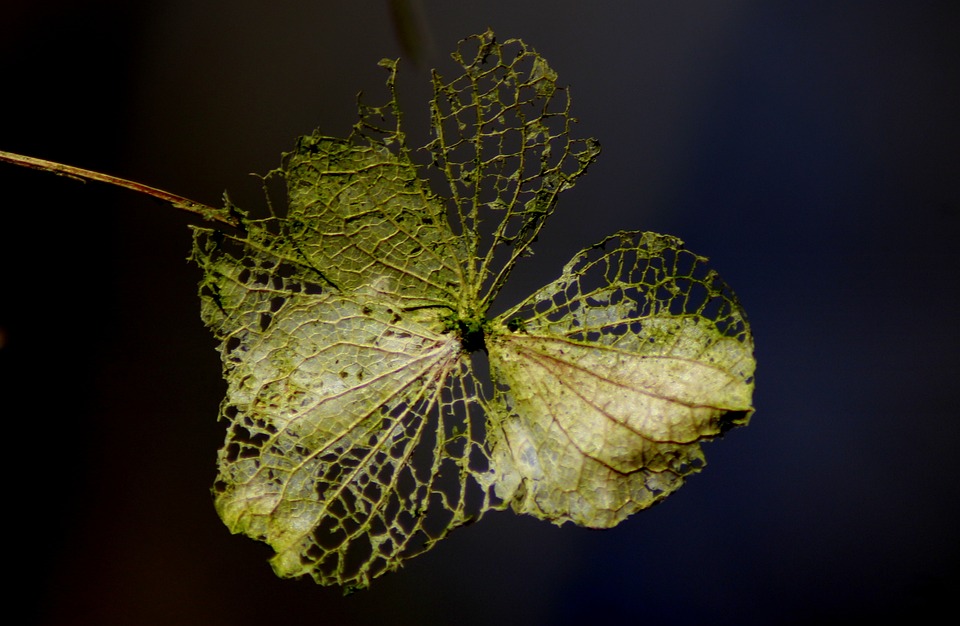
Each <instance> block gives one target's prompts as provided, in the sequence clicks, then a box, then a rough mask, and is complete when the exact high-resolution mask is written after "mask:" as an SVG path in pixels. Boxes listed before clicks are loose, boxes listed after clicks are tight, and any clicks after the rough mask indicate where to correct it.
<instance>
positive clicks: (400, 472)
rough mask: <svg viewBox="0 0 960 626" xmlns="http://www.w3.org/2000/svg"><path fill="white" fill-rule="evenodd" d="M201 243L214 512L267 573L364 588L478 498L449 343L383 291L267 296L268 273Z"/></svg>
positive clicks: (471, 426)
mask: <svg viewBox="0 0 960 626" xmlns="http://www.w3.org/2000/svg"><path fill="white" fill-rule="evenodd" d="M201 235H203V233H201ZM203 249H204V248H203V247H202V246H198V249H197V252H196V253H195V258H196V259H197V260H198V262H200V263H201V265H202V266H203V267H204V269H205V270H206V276H207V281H208V283H209V284H208V286H207V294H206V295H205V296H204V297H203V300H202V306H203V315H204V319H206V320H207V321H208V323H209V324H210V325H211V326H212V327H214V328H215V330H216V333H217V335H218V336H219V337H220V338H221V339H222V344H221V351H222V358H223V362H224V372H225V377H226V379H227V383H228V389H227V396H226V399H225V400H224V402H223V405H222V407H221V415H222V417H224V418H225V419H226V420H227V421H228V423H229V428H228V434H227V439H226V443H225V446H224V448H223V449H222V450H221V451H220V454H219V469H220V473H219V476H218V478H217V481H216V483H215V487H214V494H215V496H216V506H217V510H218V511H219V513H220V515H221V517H222V518H223V520H224V522H225V523H226V524H227V526H228V527H229V528H230V529H231V530H232V531H233V532H237V533H243V534H246V535H249V536H251V537H253V538H256V539H260V540H262V541H265V542H266V543H268V544H270V545H271V546H272V547H273V548H274V550H276V553H277V554H276V556H275V557H274V558H273V559H272V561H271V562H272V564H273V566H274V569H275V571H276V572H277V574H278V575H280V576H301V575H309V576H312V577H313V578H314V579H315V580H316V581H317V582H319V583H322V584H338V585H343V586H345V587H364V586H366V585H367V584H369V580H370V579H371V578H372V577H375V576H377V575H379V574H381V573H383V572H384V571H388V570H392V569H395V568H397V567H398V566H399V565H400V564H401V563H402V561H403V560H404V559H406V558H409V557H411V556H413V555H415V554H418V553H420V552H423V551H424V550H427V549H429V548H430V547H431V546H432V545H433V543H434V542H435V541H437V540H438V539H440V538H442V537H443V536H445V535H446V533H448V532H449V531H450V530H452V529H453V528H456V527H457V526H459V525H462V524H464V523H466V522H468V521H470V520H472V519H474V518H477V517H479V516H480V515H481V514H482V513H483V512H484V511H485V510H486V509H487V508H489V507H490V505H491V502H490V497H489V492H490V464H489V459H488V456H487V453H486V451H485V448H484V447H483V443H482V442H483V414H482V411H481V410H480V407H479V404H478V402H477V400H476V398H477V395H478V394H477V391H476V390H475V389H474V388H473V384H474V383H473V380H474V379H473V377H472V374H471V372H470V364H469V360H467V359H460V358H459V357H460V354H461V348H460V344H459V342H458V341H457V339H456V337H455V336H451V335H444V334H438V333H436V332H433V331H429V330H426V327H425V326H424V325H422V324H421V323H419V322H418V321H417V319H416V316H415V315H407V313H406V312H403V311H401V310H400V309H399V307H396V306H395V305H391V304H388V303H386V302H385V301H384V300H383V299H382V298H370V297H367V296H363V295H360V296H358V295H349V296H348V295H344V294H342V293H339V292H337V291H335V290H332V289H331V290H328V291H326V292H323V293H317V294H310V293H297V294H296V295H295V296H289V297H287V298H285V299H283V300H282V301H278V300H277V291H276V289H275V287H274V277H272V276H271V275H270V274H269V272H267V271H260V272H258V271H251V270H249V269H248V268H246V267H242V266H241V265H240V264H239V263H238V260H237V259H235V258H233V257H231V256H229V255H227V254H222V253H220V251H219V250H218V249H216V248H214V249H213V250H212V251H211V252H210V253H208V254H204V253H203V252H202V250H203ZM254 256H256V255H254ZM248 258H249V257H248ZM214 294H216V297H214Z"/></svg>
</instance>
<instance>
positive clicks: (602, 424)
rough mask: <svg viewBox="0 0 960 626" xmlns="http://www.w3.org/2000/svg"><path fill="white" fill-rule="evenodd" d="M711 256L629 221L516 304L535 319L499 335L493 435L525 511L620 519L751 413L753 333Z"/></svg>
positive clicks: (596, 521)
mask: <svg viewBox="0 0 960 626" xmlns="http://www.w3.org/2000/svg"><path fill="white" fill-rule="evenodd" d="M608 247H611V248H613V249H612V250H609V251H608V250H606V248H608ZM705 261H706V259H703V258H702V257H698V256H695V255H693V254H690V253H688V252H685V251H683V250H682V244H681V242H680V241H679V240H677V239H675V238H673V237H667V236H663V235H657V234H654V233H626V232H625V233H619V234H618V235H615V236H614V237H611V238H610V239H608V240H606V241H605V242H603V243H601V244H598V245H597V246H595V247H593V248H590V249H587V250H585V251H583V252H581V253H580V254H578V255H577V256H576V257H574V259H573V261H571V262H570V263H569V264H568V265H567V266H566V268H564V272H563V275H562V276H561V277H560V278H559V279H558V280H556V281H555V282H553V283H551V284H550V285H547V286H546V287H544V288H543V289H541V290H540V291H539V292H537V293H536V294H534V296H532V297H531V298H530V299H528V300H527V301H526V302H524V303H522V304H520V305H519V306H518V307H516V308H515V309H513V310H511V311H508V312H507V313H505V314H504V317H506V318H507V319H510V320H522V323H519V324H518V323H517V322H514V324H513V325H514V326H515V327H518V326H519V327H522V330H518V331H517V332H515V333H498V334H496V335H494V336H493V337H491V339H490V340H489V341H488V342H487V345H488V346H489V347H490V363H491V367H492V368H493V377H494V380H496V381H497V382H498V383H500V385H501V387H500V388H498V395H497V398H496V403H495V406H494V408H493V410H494V411H497V412H498V413H499V416H498V417H497V419H492V420H491V422H492V423H493V424H495V425H496V427H495V429H494V430H493V431H492V432H491V433H490V437H491V438H492V439H493V441H494V455H495V466H496V468H497V472H498V479H497V493H498V495H500V496H501V497H503V498H513V508H514V509H515V510H517V511H518V512H520V513H529V514H531V515H535V516H536V517H540V518H543V519H548V520H552V521H555V522H557V523H562V522H565V521H573V522H575V523H577V524H580V525H582V526H589V527H593V528H608V527H611V526H614V525H616V524H618V523H619V522H620V521H622V520H623V519H624V518H626V517H627V516H628V515H630V514H632V513H634V512H636V511H638V510H640V509H643V508H646V507H648V506H650V505H651V504H653V503H654V502H656V501H658V500H660V499H661V498H663V497H665V496H666V495H667V494H669V493H670V492H672V491H673V490H675V489H677V488H678V487H679V486H680V485H681V483H682V479H683V476H685V475H686V474H688V473H690V472H692V471H695V470H697V469H699V468H700V467H701V466H702V465H703V463H704V460H703V455H702V453H701V451H700V446H699V443H698V442H699V441H700V440H702V439H704V438H709V437H713V436H716V435H718V434H720V433H721V431H722V430H723V429H725V428H728V427H729V426H732V425H736V424H743V423H746V420H747V419H748V417H749V414H750V411H751V396H752V392H753V368H754V362H753V344H752V340H751V338H750V335H749V333H748V331H747V324H746V320H745V319H744V318H743V316H742V313H741V311H740V308H739V306H738V305H737V303H736V301H735V300H734V299H733V295H732V294H731V293H730V292H729V291H728V290H727V289H726V288H725V287H724V286H723V284H722V283H721V282H720V281H719V279H718V277H717V276H716V274H715V273H713V272H712V271H708V270H706V269H705V268H704V266H703V263H704V262H705Z"/></svg>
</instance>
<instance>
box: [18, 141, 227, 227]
mask: <svg viewBox="0 0 960 626" xmlns="http://www.w3.org/2000/svg"><path fill="white" fill-rule="evenodd" d="M0 161H3V162H5V163H12V164H14V165H20V166H22V167H28V168H30V169H34V170H40V171H43V172H52V173H54V174H57V175H59V176H66V177H68V178H73V179H75V180H79V181H81V182H83V181H87V180H92V181H96V182H100V183H107V184H109V185H115V186H117V187H123V188H124V189H130V190H131V191H136V192H139V193H142V194H146V195H148V196H151V197H153V198H156V199H158V200H161V201H162V202H166V203H167V204H170V205H171V206H173V207H174V208H177V209H181V210H183V211H189V212H190V213H195V214H196V215H199V216H200V217H202V218H203V219H205V220H212V221H216V222H220V223H222V224H227V225H229V226H240V220H239V219H238V218H237V216H235V215H232V214H231V213H229V212H228V211H227V210H226V209H217V208H214V207H212V206H207V205H206V204H202V203H200V202H195V201H193V200H191V199H189V198H184V197H183V196H178V195H177V194H174V193H170V192H169V191H164V190H162V189H157V188H156V187H150V186H149V185H144V184H143V183H138V182H134V181H132V180H127V179H125V178H119V177H117V176H111V175H110V174H102V173H100V172H94V171H92V170H85V169H83V168H80V167H74V166H72V165H64V164H63V163H57V162H55V161H47V160H46V159H38V158H35V157H29V156H24V155H22V154H14V153H13V152H4V151H3V150H0Z"/></svg>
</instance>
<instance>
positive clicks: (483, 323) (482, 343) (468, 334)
mask: <svg viewBox="0 0 960 626" xmlns="http://www.w3.org/2000/svg"><path fill="white" fill-rule="evenodd" d="M443 322H444V325H445V327H446V330H447V331H448V332H455V333H457V336H458V337H459V338H460V344H461V345H462V346H463V349H464V350H465V351H466V352H476V351H477V350H483V351H484V352H486V351H487V343H486V333H487V330H489V326H490V320H488V319H487V318H485V317H473V318H463V317H460V316H458V315H457V314H456V313H451V314H450V315H448V316H447V317H445V318H444V319H443Z"/></svg>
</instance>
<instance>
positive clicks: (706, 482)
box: [0, 0, 960, 626]
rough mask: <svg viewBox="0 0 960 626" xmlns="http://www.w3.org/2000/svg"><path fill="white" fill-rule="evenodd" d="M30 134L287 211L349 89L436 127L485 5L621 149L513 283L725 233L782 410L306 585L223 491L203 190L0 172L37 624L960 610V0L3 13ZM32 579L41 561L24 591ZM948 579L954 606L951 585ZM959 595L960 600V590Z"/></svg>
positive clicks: (611, 618) (244, 5) (664, 619)
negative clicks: (533, 514)
mask: <svg viewBox="0 0 960 626" xmlns="http://www.w3.org/2000/svg"><path fill="white" fill-rule="evenodd" d="M3 5H4V6H3V9H2V11H0V77H2V85H3V87H2V92H3V96H2V98H0V107H2V115H0V150H7V151H12V152H19V153H23V154H29V155H33V156H37V157H42V158H47V159H52V160H56V161H61V162H65V163H69V164H73V165H77V166H81V167H86V168H90V169H94V170H99V171H104V172H108V173H112V174H115V175H118V176H122V177H126V178H130V179H133V180H136V181H140V182H143V183H146V184H149V185H153V186H156V187H160V188H162V189H166V190H170V191H172V192H175V193H178V194H182V195H184V196H187V197H191V198H193V199H196V200H198V201H200V202H205V203H211V204H217V203H219V201H220V196H221V194H222V192H223V191H224V190H225V189H226V190H229V192H230V195H231V198H232V199H233V200H234V201H235V202H236V203H237V204H239V205H241V206H245V207H250V208H257V207H262V206H263V199H262V194H261V191H260V184H259V182H258V181H257V180H256V179H255V178H253V177H251V176H249V175H248V173H249V172H258V173H263V172H266V171H268V170H270V169H272V168H274V167H276V166H277V165H278V164H279V157H280V153H281V152H283V151H285V150H289V149H290V148H291V147H292V146H293V141H294V138H295V137H296V136H298V135H301V134H305V133H308V132H310V131H311V130H313V129H314V128H315V127H317V126H319V127H320V128H321V129H322V130H323V131H324V132H326V133H328V134H332V135H345V134H346V133H348V132H349V129H350V126H351V124H352V123H353V121H354V120H355V115H356V104H355V95H356V94H357V92H358V91H361V90H362V91H363V92H364V93H366V94H367V97H368V101H370V102H374V103H376V102H379V101H382V100H383V99H384V98H385V95H386V91H385V89H384V87H383V80H384V77H385V73H384V71H383V70H382V69H381V68H378V67H377V65H376V64H377V61H378V60H380V59H381V58H383V57H391V58H396V57H401V56H402V57H404V61H402V65H401V73H400V91H401V98H402V104H403V105H404V107H405V110H406V112H407V117H406V119H407V120H408V121H409V123H410V131H409V134H410V137H411V141H412V143H414V144H417V143H418V142H422V141H424V140H426V138H427V136H426V128H427V127H426V120H427V108H426V102H427V98H428V97H429V93H430V92H429V85H428V77H429V68H431V67H438V68H440V70H441V72H442V73H446V74H447V75H450V74H452V73H453V72H454V67H453V65H452V62H451V61H450V60H449V56H448V53H449V52H450V51H452V50H453V49H454V47H455V45H456V42H457V41H458V40H459V39H461V38H463V37H465V36H467V35H471V34H475V33H479V32H482V31H483V30H485V29H486V28H487V27H488V26H489V27H492V28H493V29H494V30H495V31H496V33H497V35H498V36H499V37H500V38H509V37H521V38H523V39H524V40H525V41H526V42H527V43H528V44H529V45H531V46H532V47H534V48H535V49H536V50H538V51H539V52H540V53H541V54H543V55H544V56H545V57H546V58H547V59H548V60H549V62H550V63H551V65H552V66H553V67H554V69H555V70H556V71H557V72H558V73H559V76H560V82H561V83H563V84H567V85H570V86H571V92H572V96H573V111H574V114H575V115H576V116H577V117H579V119H580V121H581V123H580V125H579V132H580V133H581V134H583V135H589V136H594V137H597V138H598V139H599V140H600V142H601V144H602V146H603V153H602V154H601V156H600V159H599V161H598V162H597V163H596V165H594V166H593V168H592V169H591V171H590V173H589V174H588V175H587V176H586V177H585V178H583V179H582V180H581V181H580V183H579V184H578V185H577V187H576V189H574V190H572V191H571V192H569V193H566V194H564V197H563V198H562V200H561V201H560V205H559V208H558V211H557V213H556V214H555V216H554V218H553V219H552V221H551V222H550V223H548V225H547V227H546V229H545V230H544V232H543V235H542V237H541V242H540V245H539V247H538V248H537V254H536V256H535V257H533V258H531V259H528V260H527V261H525V262H524V264H523V265H522V266H521V267H520V268H519V269H518V270H517V272H516V274H515V276H514V277H513V280H512V283H511V285H510V289H509V290H507V291H506V292H504V293H503V294H502V305H501V306H505V305H506V304H510V303H512V302H514V301H516V300H517V299H518V298H520V297H523V296H525V295H526V294H528V293H530V292H531V291H532V290H533V289H534V288H535V287H538V286H540V285H541V284H543V283H545V282H547V281H549V280H552V279H553V278H555V276H556V275H557V274H558V272H559V270H560V268H561V266H562V264H563V263H564V262H566V261H567V260H568V259H569V258H570V256H571V255H572V254H573V253H574V252H576V251H577V250H579V249H580V248H582V247H583V246H585V245H588V244H591V243H593V242H595V241H597V240H599V239H601V238H602V237H603V236H605V235H607V234H609V233H612V232H613V231H615V230H618V229H647V230H654V231H659V232H665V233H670V234H673V235H676V236H679V237H680V238H682V239H684V240H685V241H686V242H687V245H688V247H689V248H690V249H691V250H693V251H695V252H697V253H699V254H703V255H707V256H709V257H711V259H712V262H713V266H714V267H715V268H716V269H717V270H718V271H719V272H720V273H721V275H722V276H723V277H724V279H725V280H726V281H727V282H728V283H729V284H730V285H732V286H733V288H734V289H735V290H736V292H737V293H738V295H739V296H740V299H741V300H742V302H743V304H744V306H745V307H746V310H747V312H748V314H749V315H750V319H751V322H752V324H753V330H754V334H755V338H756V343H757V360H758V374H757V393H756V406H757V412H756V414H755V416H754V418H753V422H752V424H751V425H750V426H749V427H747V428H744V429H739V430H735V431H732V432H730V433H729V434H728V435H727V436H726V437H725V438H724V440H723V441H720V442H715V443H712V444H708V445H707V446H706V453H707V458H708V460H709V465H708V467H707V468H706V470H705V471H704V472H703V473H702V474H700V475H697V476H695V477H693V478H692V479H690V480H689V482H688V484H687V485H686V486H685V487H684V488H683V489H681V490H680V491H679V492H678V493H676V494H675V495H673V496H671V497H670V498H668V499H667V500H666V501H665V502H664V503H663V504H661V505H659V506H657V507H654V508H653V509H651V510H649V511H645V512H642V513H640V514H637V515H635V516H634V517H632V518H631V519H629V520H628V521H627V522H625V523H623V524H621V525H620V526H618V527H617V528H615V529H613V530H609V531H589V530H584V529H580V528H576V527H572V526H569V525H568V526H565V527H555V526H552V525H550V524H547V523H544V522H540V521H537V520H535V519H532V518H529V519H528V518H521V517H518V516H515V515H513V514H512V513H494V514H491V515H489V516H487V517H486V518H485V519H484V520H483V521H482V522H481V523H479V524H477V525H475V526H472V527H469V528H466V529H463V530H460V531H457V532H455V533H453V535H451V536H450V537H449V538H448V539H446V540H445V541H443V542H442V543H440V544H439V545H438V546H437V548H435V549H434V550H433V551H431V552H430V553H428V554H426V555H424V556H421V557H419V558H417V559H414V560H413V561H411V562H410V563H409V564H408V565H407V566H406V567H405V568H404V569H403V570H401V571H400V572H398V573H395V574H392V575H388V576H386V577H384V578H382V579H379V580H378V581H377V582H376V583H375V584H374V586H373V587H372V588H371V589H370V590H369V591H366V592H361V593H357V594H354V595H351V596H347V597H344V596H342V594H341V592H340V591H339V590H337V589H326V588H320V587H317V586H315V585H314V584H313V583H312V582H309V581H282V580H278V579H276V578H275V577H274V576H273V574H272V571H271V569H270V567H269V565H268V564H267V563H266V559H267V557H268V556H269V554H270V551H269V549H268V548H266V547H265V546H263V545H260V544H257V543H256V542H253V541H250V540H248V539H246V538H242V537H235V536H231V535H230V534H229V532H228V531H227V530H226V529H225V527H224V526H223V525H222V524H221V522H220V521H219V519H218V518H217V515H216V513H215V512H214V510H213V506H212V503H211V497H210V494H209V485H210V484H211V482H212V480H213V478H214V475H215V467H214V464H215V458H216V457H215V454H216V450H217V448H218V447H219V446H220V444H221V442H222V438H223V431H224V427H223V425H222V424H218V423H217V421H216V416H217V410H218V403H219V401H220V398H221V397H222V395H223V393H224V388H225V387H224V384H223V382H222V380H221V378H220V363H219V358H218V354H217V353H216V352H215V343H214V341H213V339H212V337H211V336H210V335H209V334H208V332H207V331H206V329H205V328H204V327H203V325H202V323H201V321H200V318H199V315H198V302H197V298H196V295H195V294H196V282H197V280H198V278H199V273H198V270H197V269H196V268H195V267H193V266H191V265H190V264H188V263H187V262H186V256H187V253H188V250H189V245H190V237H189V232H188V229H187V227H186V225H187V224H188V223H195V222H196V220H194V218H193V217H192V216H191V215H188V214H181V213H178V212H177V211H174V210H172V209H169V208H167V207H165V206H163V205H160V204H158V203H156V202H154V201H152V200H150V199H148V198H144V197H139V196H138V195H137V194H133V193H130V192H127V191H123V190H119V189H114V188H110V187H107V186H103V185H96V184H87V185H83V184H80V183H78V182H75V181H71V180H69V179H66V178H59V177H55V176H52V175H49V174H44V173H38V172H31V171H28V170H21V169H19V168H16V167H13V166H8V165H0V185H2V186H0V190H2V192H0V238H2V239H0V241H2V253H0V254H2V261H3V269H4V278H3V289H2V291H0V345H2V348H0V366H2V372H0V374H2V378H0V387H2V395H0V403H2V404H0V411H2V415H0V417H2V419H3V421H4V422H5V423H6V424H7V426H6V429H7V431H6V432H7V435H6V437H7V447H8V462H7V464H6V465H7V470H6V475H7V477H8V479H9V481H10V482H9V483H8V486H7V489H6V493H7V494H8V495H7V499H6V501H5V502H6V503H5V505H4V510H5V512H6V513H5V516H6V518H7V527H8V531H7V535H8V539H7V545H8V548H7V553H8V558H7V566H6V567H7V571H8V572H9V574H8V576H14V577H15V580H16V582H14V583H10V582H8V583H7V587H8V591H7V597H8V598H10V599H9V600H8V607H9V609H8V610H9V611H12V612H18V611H25V612H26V613H27V614H28V615H29V616H30V618H29V619H28V620H26V621H25V622H22V623H40V624H107V625H112V624H145V625H149V624H209V625H219V624H223V625H230V626H241V625H245V624H261V623H265V622H266V623H269V622H277V621H280V620H283V621H284V622H296V623H309V624H343V625H353V624H362V625H367V624H369V625H375V624H384V623H389V624H397V625H406V624H411V625H413V624H416V625H424V624H461V625H473V624H476V625H482V624H514V623H516V624H524V625H527V626H534V625H540V624H584V623H638V624H674V625H676V624H692V623H698V624H738V625H742V624H791V623H810V622H812V621H816V622H819V623H822V622H823V621H827V620H830V619H837V620H839V619H847V620H849V619H863V620H866V619H870V618H877V617H885V618H888V619H892V618H897V617H901V618H906V617H910V618H922V617H929V616H932V615H935V614H938V613H939V612H940V611H941V610H945V609H948V608H949V609H952V608H954V603H953V602H952V597H950V594H952V593H954V592H955V589H956V584H957V576H956V571H957V558H958V556H960V555H958V546H960V537H958V534H960V533H958V529H960V515H958V513H960V487H958V482H957V472H958V470H960V462H958V454H957V452H956V445H957V442H958V436H960V416H958V414H957V410H958V409H957V407H958V402H957V399H956V397H957V391H956V390H957V389H958V388H960V385H958V380H960V358H958V350H960V330H958V329H960V296H958V294H960V281H958V278H957V277H958V270H960V263H958V260H957V255H956V253H955V252H954V248H955V246H957V244H958V241H960V185H958V181H960V115H958V111H960V37H958V33H960V5H958V4H957V3H956V2H952V1H950V0H944V1H939V2H938V1H918V2H910V3H907V2H900V3H892V2H891V3H872V2H848V1H843V2H828V1H824V0H811V1H809V2H803V3H769V2H759V1H755V0H732V1H723V2H714V1H705V0H704V1H690V2H676V3H664V2H652V1H636V2H592V3H588V2H573V1H565V0H550V1H545V0H544V1H522V0H509V1H507V0H485V1H484V2H481V3H466V2H441V1H439V0H422V1H415V0H405V1H397V2H387V1H386V0H376V1H375V0H360V1H354V2H329V1H327V2H320V1H313V2H307V1H300V2H293V1H291V2H274V3H266V2H253V1H250V0H232V1H230V2H226V1H221V0H209V1H201V2H197V1H189V2H188V1H186V0H164V1H163V2H160V1H154V0H144V1H141V2H137V3H131V2H121V1H120V0H76V1H67V0H48V1H46V2H42V3H37V2H27V1H25V0H5V2H4V3H3ZM8 580H10V579H9V578H8ZM948 601H949V604H948ZM952 612H953V611H951V613H952Z"/></svg>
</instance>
